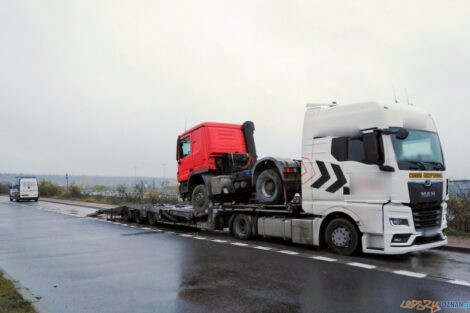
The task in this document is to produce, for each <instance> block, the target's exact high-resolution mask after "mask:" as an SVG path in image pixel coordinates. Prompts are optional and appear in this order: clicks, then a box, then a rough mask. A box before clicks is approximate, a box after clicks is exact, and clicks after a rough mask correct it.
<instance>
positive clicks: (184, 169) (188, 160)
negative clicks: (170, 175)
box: [178, 135, 193, 182]
mask: <svg viewBox="0 0 470 313" xmlns="http://www.w3.org/2000/svg"><path fill="white" fill-rule="evenodd" d="M192 171H193V160H192V156H191V136H190V135H188V136H186V137H183V138H181V139H180V140H179V142H178V181H179V182H184V181H187V180H188V179H189V176H190V175H191V172H192Z"/></svg>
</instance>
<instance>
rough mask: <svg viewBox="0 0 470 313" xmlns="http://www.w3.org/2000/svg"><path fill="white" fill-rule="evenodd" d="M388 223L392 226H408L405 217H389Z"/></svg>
mask: <svg viewBox="0 0 470 313" xmlns="http://www.w3.org/2000/svg"><path fill="white" fill-rule="evenodd" d="M390 225H392V226H408V225H409V224H408V220H407V219H406V218H391V219H390Z"/></svg>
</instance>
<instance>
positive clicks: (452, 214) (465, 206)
mask: <svg viewBox="0 0 470 313" xmlns="http://www.w3.org/2000/svg"><path fill="white" fill-rule="evenodd" d="M447 219H448V224H449V227H450V228H452V229H455V230H458V231H464V232H470V196H469V195H467V196H461V197H452V198H451V199H450V200H449V201H448V202H447Z"/></svg>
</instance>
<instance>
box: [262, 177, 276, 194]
mask: <svg viewBox="0 0 470 313" xmlns="http://www.w3.org/2000/svg"><path fill="white" fill-rule="evenodd" d="M275 190H276V187H275V184H274V181H273V180H272V179H267V180H266V181H265V182H264V184H263V187H262V188H261V192H262V193H263V196H265V197H268V198H270V197H272V195H273V194H274V191H275Z"/></svg>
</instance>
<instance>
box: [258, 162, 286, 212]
mask: <svg viewBox="0 0 470 313" xmlns="http://www.w3.org/2000/svg"><path fill="white" fill-rule="evenodd" d="M282 191H283V189H282V181H281V177H279V174H278V173H277V171H276V170H274V169H269V170H266V171H263V172H262V173H261V174H260V175H259V176H258V179H257V180H256V197H257V198H258V200H259V201H260V202H261V203H264V204H278V203H280V202H281V200H282Z"/></svg>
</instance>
